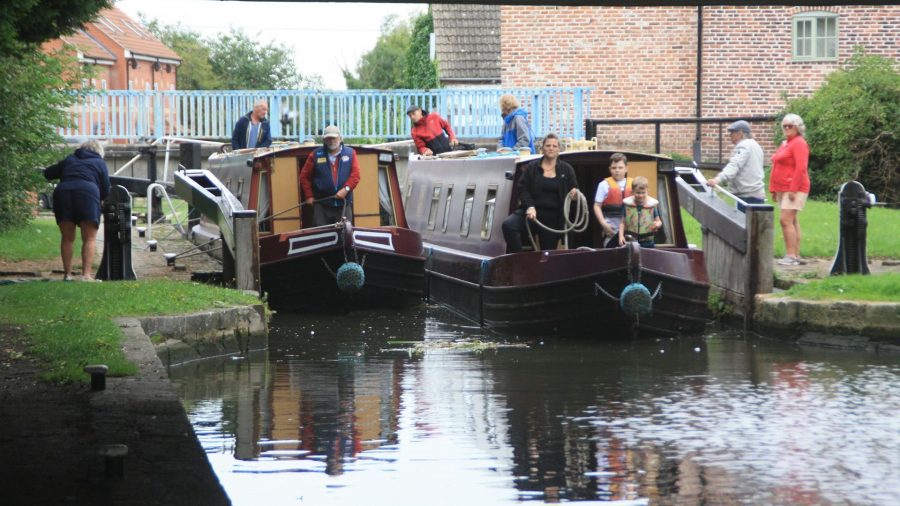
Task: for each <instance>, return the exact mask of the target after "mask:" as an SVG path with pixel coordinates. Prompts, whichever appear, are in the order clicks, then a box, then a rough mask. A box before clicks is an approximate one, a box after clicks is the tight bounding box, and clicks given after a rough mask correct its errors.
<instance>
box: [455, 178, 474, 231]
mask: <svg viewBox="0 0 900 506" xmlns="http://www.w3.org/2000/svg"><path fill="white" fill-rule="evenodd" d="M474 206H475V186H474V185H472V186H469V187H467V188H466V200H465V202H464V203H463V214H462V222H461V223H460V224H459V235H461V236H463V237H468V236H469V224H470V222H471V221H472V207H474Z"/></svg>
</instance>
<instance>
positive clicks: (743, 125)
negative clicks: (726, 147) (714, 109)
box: [707, 120, 766, 204]
mask: <svg viewBox="0 0 900 506" xmlns="http://www.w3.org/2000/svg"><path fill="white" fill-rule="evenodd" d="M728 135H729V136H730V137H731V143H732V144H734V149H732V150H731V158H729V159H728V164H727V165H725V167H723V168H722V171H721V172H719V174H718V175H717V176H716V177H714V178H712V179H710V180H709V181H707V183H708V184H709V186H718V185H720V184H724V185H726V186H728V187H729V188H731V191H732V193H733V194H734V195H735V196H736V197H738V198H740V199H741V200H743V201H744V202H746V203H748V204H762V203H764V202H765V201H766V188H765V184H764V183H763V178H764V177H765V174H764V172H763V150H762V148H761V147H760V145H759V143H758V142H756V140H755V139H753V136H752V135H751V134H750V123H747V122H746V121H744V120H741V121H735V122H734V123H732V124H730V125H728Z"/></svg>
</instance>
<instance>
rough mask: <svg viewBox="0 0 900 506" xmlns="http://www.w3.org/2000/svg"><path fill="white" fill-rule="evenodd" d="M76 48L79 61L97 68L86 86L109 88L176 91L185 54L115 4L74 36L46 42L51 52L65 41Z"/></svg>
mask: <svg viewBox="0 0 900 506" xmlns="http://www.w3.org/2000/svg"><path fill="white" fill-rule="evenodd" d="M64 43H66V44H70V45H72V46H74V47H75V51H76V56H77V57H78V61H79V63H81V64H82V65H86V66H90V67H92V68H93V70H94V74H95V75H94V77H93V79H92V82H91V83H85V87H87V85H88V84H90V87H93V88H98V89H106V90H174V89H175V76H176V74H177V71H178V66H179V65H181V57H180V56H178V54H177V53H175V51H172V50H171V49H169V47H168V46H166V45H165V44H163V43H162V42H160V40H159V39H157V38H156V37H154V36H153V35H152V34H151V33H150V32H148V31H147V29H146V28H144V27H143V26H141V25H140V23H138V22H136V21H134V20H133V19H131V18H130V17H128V15H126V14H125V13H124V12H122V11H121V10H119V9H117V8H115V7H112V8H110V9H104V10H102V11H100V12H99V13H98V14H97V17H96V18H95V19H94V21H93V22H91V23H87V24H86V25H85V26H83V27H82V28H81V29H79V30H77V31H76V32H75V33H74V34H72V35H67V36H63V37H61V38H59V39H56V40H53V41H50V42H48V43H46V44H45V45H44V49H45V50H47V51H53V50H57V49H60V48H62V47H63V44H64Z"/></svg>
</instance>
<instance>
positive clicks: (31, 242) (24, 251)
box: [0, 217, 81, 265]
mask: <svg viewBox="0 0 900 506" xmlns="http://www.w3.org/2000/svg"><path fill="white" fill-rule="evenodd" d="M59 241H60V233H59V227H58V226H56V220H54V219H53V218H48V217H40V218H37V219H34V220H31V221H29V222H28V223H26V224H25V225H24V226H22V227H17V228H14V229H11V230H6V231H4V232H0V259H2V260H6V261H9V262H20V261H22V260H47V259H52V258H55V257H58V256H59ZM74 248H75V251H81V235H80V234H79V235H76V236H75V245H74ZM60 265H61V264H60Z"/></svg>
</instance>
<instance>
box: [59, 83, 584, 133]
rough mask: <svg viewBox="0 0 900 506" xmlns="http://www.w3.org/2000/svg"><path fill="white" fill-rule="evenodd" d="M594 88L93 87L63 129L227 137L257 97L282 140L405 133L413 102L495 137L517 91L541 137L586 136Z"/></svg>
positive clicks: (459, 128) (459, 127)
mask: <svg viewBox="0 0 900 506" xmlns="http://www.w3.org/2000/svg"><path fill="white" fill-rule="evenodd" d="M590 90H591V89H590V88H449V89H437V90H389V91H379V90H348V91H315V90H290V91H272V90H268V91H266V90H258V91H256V90H241V91H194V90H192V91H124V90H110V91H94V92H88V93H86V94H84V96H83V97H82V98H80V99H79V101H78V103H77V104H76V105H74V106H73V107H72V108H71V117H72V122H73V124H74V126H73V127H71V128H64V129H60V131H59V133H60V134H61V135H62V136H63V137H65V138H67V139H74V138H88V137H96V138H107V139H126V140H138V139H141V138H156V137H160V136H162V135H171V136H177V137H187V138H196V139H228V138H230V137H231V131H232V128H233V127H234V123H235V122H236V121H237V120H238V118H239V117H240V116H241V115H243V114H246V113H247V112H249V111H250V110H251V109H252V108H253V103H254V102H255V101H256V100H259V99H266V100H268V102H269V118H270V121H271V127H272V136H273V137H275V138H277V139H283V140H303V139H306V138H309V137H314V136H316V135H320V134H321V132H322V130H323V129H324V128H325V126H326V125H329V124H335V125H338V126H339V127H340V128H341V132H342V133H343V135H344V137H355V138H356V137H359V138H372V139H386V140H397V139H406V138H409V130H410V124H409V118H408V117H407V116H406V108H407V107H408V106H409V105H410V104H417V105H419V106H421V107H422V108H423V109H427V110H431V111H437V112H438V113H439V114H440V115H441V116H443V117H445V118H447V119H448V120H449V121H450V124H451V125H452V126H453V129H454V131H455V132H456V134H457V136H458V137H460V138H463V139H466V138H491V137H499V136H500V131H501V126H502V120H501V119H500V108H499V105H498V101H499V98H500V95H502V94H504V93H510V94H512V95H514V96H516V97H517V98H518V99H519V101H520V102H521V103H522V106H523V107H525V108H526V109H528V110H529V111H530V113H531V124H532V129H533V130H534V133H535V135H536V136H543V135H544V134H546V133H548V132H556V133H557V134H558V135H559V136H560V137H563V138H566V137H573V138H582V137H584V120H585V119H586V118H590V105H589V104H590ZM282 119H283V120H284V121H282Z"/></svg>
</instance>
